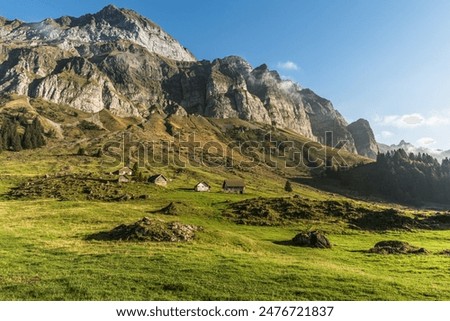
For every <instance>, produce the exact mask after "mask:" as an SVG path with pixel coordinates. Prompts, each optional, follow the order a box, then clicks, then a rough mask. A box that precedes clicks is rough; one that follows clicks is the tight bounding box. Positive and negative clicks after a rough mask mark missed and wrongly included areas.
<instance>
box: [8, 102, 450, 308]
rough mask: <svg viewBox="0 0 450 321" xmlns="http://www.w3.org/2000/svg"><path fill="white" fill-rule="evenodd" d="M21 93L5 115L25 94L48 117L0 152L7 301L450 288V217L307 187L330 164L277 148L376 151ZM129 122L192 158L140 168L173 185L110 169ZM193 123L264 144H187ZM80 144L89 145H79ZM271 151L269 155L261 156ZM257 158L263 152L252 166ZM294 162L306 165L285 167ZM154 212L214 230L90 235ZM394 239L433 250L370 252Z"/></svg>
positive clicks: (203, 134) (201, 129)
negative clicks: (38, 140)
mask: <svg viewBox="0 0 450 321" xmlns="http://www.w3.org/2000/svg"><path fill="white" fill-rule="evenodd" d="M10 98H11V97H10ZM13 98H14V99H13V101H14V103H7V104H6V103H5V102H4V101H0V103H1V104H3V106H4V107H5V108H3V109H1V113H3V114H5V115H8V113H10V111H8V110H7V109H8V108H10V109H11V108H12V109H13V110H14V112H15V113H16V112H18V113H21V112H22V111H21V109H20V107H21V106H22V105H26V106H25V107H26V109H25V110H26V113H28V114H30V115H37V114H38V115H39V117H40V120H41V122H42V124H43V126H44V127H45V130H46V135H47V136H46V139H47V146H46V147H45V148H41V149H36V150H24V151H21V152H10V151H4V152H2V153H0V164H1V170H0V244H1V246H0V258H1V259H0V300H450V286H449V285H450V274H449V273H448V272H449V270H448V265H449V260H450V256H449V255H448V254H444V253H443V251H444V250H447V249H449V248H450V244H449V240H450V230H449V229H448V226H447V225H446V224H438V225H423V224H416V223H414V224H413V223H411V222H428V221H430V222H432V223H433V222H435V221H434V220H433V218H434V217H438V216H436V215H435V213H434V212H431V211H418V210H416V209H413V208H406V207H400V206H397V205H395V204H387V203H376V202H368V201H363V200H357V199H350V198H347V197H345V196H342V195H340V194H339V193H338V192H339V190H334V191H333V193H331V192H324V191H322V190H319V189H316V188H313V187H309V186H307V185H302V184H300V183H299V182H303V181H305V180H308V179H309V178H310V177H311V176H314V175H320V173H321V169H320V168H315V167H317V166H309V165H314V164H306V163H304V162H300V163H299V164H297V165H296V164H295V161H298V160H299V159H300V158H301V159H303V160H304V159H305V157H304V156H305V155H304V154H302V153H301V152H300V154H299V153H297V154H295V150H294V152H293V153H292V155H290V154H289V153H291V152H292V150H290V151H289V150H285V149H283V148H280V147H279V146H280V143H282V142H288V141H291V142H293V144H294V147H296V148H298V149H299V150H300V151H301V150H302V147H305V146H306V149H310V152H311V155H310V156H312V157H311V158H310V162H315V161H318V160H321V159H322V160H324V159H325V157H326V155H328V156H330V155H331V156H335V157H336V161H337V162H338V163H339V161H342V160H343V161H345V162H347V163H349V164H350V165H352V164H357V163H361V162H363V163H364V162H368V160H367V159H364V158H361V157H358V156H356V155H353V154H348V153H343V154H341V152H339V151H336V150H333V149H325V148H323V147H322V146H321V145H319V144H317V143H314V142H310V141H308V140H307V139H305V138H304V137H302V136H299V135H297V134H295V133H292V132H289V131H285V130H279V129H275V128H271V127H267V126H265V125H261V124H250V123H247V122H243V121H240V120H233V119H230V120H212V119H206V118H203V117H195V116H191V117H187V118H183V117H179V116H173V117H169V118H166V117H165V116H164V115H161V114H160V113H158V112H155V113H154V114H152V115H150V116H149V118H148V119H147V120H144V121H142V120H136V119H119V118H117V117H113V116H112V115H110V114H108V113H107V112H102V113H101V114H100V115H87V114H84V113H82V112H76V111H74V110H72V109H70V108H69V107H64V106H56V105H53V104H50V103H47V102H43V101H39V100H31V101H28V100H23V98H21V97H13ZM6 107H8V108H6ZM30 117H31V116H30ZM83 120H84V121H85V122H83ZM94 125H95V126H94ZM125 129H126V130H127V131H128V132H130V133H132V135H133V137H134V138H135V139H139V140H140V141H151V140H156V141H161V140H167V141H170V142H172V143H173V144H172V145H171V146H169V148H167V146H164V145H157V146H155V147H154V148H153V149H152V152H154V153H160V152H162V151H164V152H167V155H169V157H171V158H172V159H175V158H177V159H178V161H181V162H182V163H183V162H184V163H186V165H185V166H180V165H179V164H178V163H176V162H169V163H167V164H163V165H164V166H161V164H159V163H158V161H157V160H155V159H153V160H150V161H147V162H145V163H144V166H142V167H141V168H140V169H139V170H140V171H141V172H142V173H143V174H144V176H149V175H151V174H156V173H162V174H164V175H165V176H167V177H168V178H169V180H170V181H169V185H168V187H167V188H162V187H157V186H154V185H149V184H147V183H144V182H133V183H129V184H122V185H119V184H117V183H116V182H114V181H113V180H114V179H116V178H117V177H116V176H115V175H114V174H110V173H111V172H112V171H114V169H117V168H119V167H120V166H121V164H118V163H117V164H111V163H107V158H106V156H105V155H103V156H102V155H100V157H97V156H98V155H97V156H95V154H96V152H97V151H98V150H99V149H100V150H101V149H102V146H103V144H104V143H105V142H108V141H119V142H120V141H121V139H123V136H122V134H123V132H122V131H123V130H125ZM267 132H271V136H270V138H267V137H266V136H265V135H266V133H267ZM194 133H195V135H196V139H197V140H198V141H199V142H200V143H201V144H206V143H208V142H215V144H216V145H215V146H216V147H218V148H219V149H220V148H222V149H223V151H227V150H228V149H230V148H231V149H233V148H235V147H236V146H239V144H242V143H245V142H248V141H259V142H262V145H261V146H259V147H258V148H256V149H255V150H253V151H252V153H249V152H248V151H242V150H238V152H236V153H234V154H231V155H230V154H225V155H224V154H221V153H220V151H218V150H217V148H216V149H210V150H206V151H205V149H203V150H197V151H195V152H194V153H190V152H189V147H192V146H191V145H190V144H191V142H189V137H190V135H192V134H194ZM265 137H266V138H265ZM180 141H181V142H182V143H183V144H184V145H183V144H180ZM275 147H276V148H275ZM311 147H314V148H311ZM80 148H83V149H84V150H85V153H82V155H77V153H78V152H79V150H80ZM186 149H187V150H186ZM137 151H138V149H133V148H132V150H131V151H130V154H129V160H130V161H131V162H136V161H138V160H139V157H140V156H139V153H138V152H137ZM267 151H269V154H270V155H271V158H270V159H266V158H264V157H263V156H264V154H265V153H266V152H267ZM286 155H288V156H293V157H291V158H289V157H287V156H286ZM295 155H297V156H295ZM342 155H343V156H342ZM339 156H342V157H341V158H339ZM255 157H256V158H258V159H259V160H260V161H258V162H257V163H256V164H252V166H244V165H245V164H247V163H248V162H250V163H251V161H252V160H253V159H254V158H255ZM296 157H297V158H296ZM287 163H289V164H288V165H295V166H287V167H286V166H282V165H286V164H287ZM292 163H294V164H292ZM316 165H317V164H316ZM228 178H240V179H243V180H245V182H246V185H247V187H246V193H245V194H243V195H238V194H225V193H222V192H221V188H220V187H221V184H222V181H223V180H224V179H228ZM286 179H291V180H292V181H293V183H292V185H293V192H291V193H287V192H285V191H284V184H285V182H286ZM199 181H207V182H208V183H209V184H210V185H211V186H212V190H211V192H209V193H196V192H193V191H192V188H193V186H194V185H195V184H196V183H198V182H199ZM122 196H127V197H122ZM140 196H145V197H142V198H141V197H140ZM284 198H287V199H286V200H285V199H284ZM106 200H109V201H106ZM171 202H174V203H175V204H176V206H178V207H179V211H177V213H176V214H177V215H165V214H163V213H162V212H160V211H159V210H160V209H162V208H164V207H166V206H167V205H168V204H170V203H171ZM283 204H284V205H283ZM286 204H288V205H286ZM289 204H290V205H289ZM286 206H288V207H286ZM289 206H290V207H289ZM236 209H238V210H237V211H236ZM239 209H240V210H239ZM384 214H387V216H383V215H384ZM391 214H392V215H391ZM239 215H243V217H244V218H245V219H241V218H242V217H239ZM378 215H380V220H378ZM446 215H447V213H441V216H439V217H440V218H445V219H447V216H446ZM145 216H146V217H150V218H158V219H161V220H164V221H179V222H182V223H185V224H193V225H197V226H201V227H203V231H200V232H197V236H196V238H195V239H194V241H191V242H185V243H182V242H178V243H169V242H161V243H156V242H132V241H128V242H125V241H99V240H87V238H88V237H89V236H90V235H92V234H96V233H99V232H104V231H109V230H111V229H113V228H115V227H116V226H118V225H121V224H131V223H133V222H136V221H137V220H139V219H141V218H143V217H145ZM255 216H256V217H255ZM366 216H367V217H366ZM381 218H382V219H381ZM358 220H359V221H358ZM389 220H392V224H391V223H390V222H391V221H389ZM398 220H400V222H401V224H397V223H398ZM268 222H270V224H266V223H268ZM380 222H381V223H382V224H381V223H380ZM402 222H406V223H407V224H404V223H402ZM242 223H244V224H242ZM253 224H254V225H253ZM374 224H375V225H377V224H378V225H377V228H372V225H374ZM433 224H434V223H433ZM264 225H268V226H264ZM306 230H320V231H323V232H324V233H325V234H326V236H327V237H328V238H329V239H330V241H331V243H332V245H333V246H332V249H326V250H324V249H314V248H304V247H295V246H289V245H283V244H287V243H286V242H284V241H289V240H290V239H292V238H293V237H294V236H295V235H296V234H297V233H298V232H299V231H306ZM390 239H396V240H401V241H406V242H409V243H411V244H412V245H415V246H418V247H423V248H425V249H426V250H427V253H426V254H421V255H380V254H374V253H368V250H369V249H370V248H372V247H373V246H374V244H375V243H377V242H379V241H382V240H390ZM446 253H448V252H446Z"/></svg>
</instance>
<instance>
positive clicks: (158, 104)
mask: <svg viewBox="0 0 450 321" xmlns="http://www.w3.org/2000/svg"><path fill="white" fill-rule="evenodd" d="M0 93H17V94H20V95H24V96H28V97H31V98H43V99H46V100H48V101H51V102H54V103H58V104H64V105H69V106H71V107H74V108H77V109H79V110H82V111H85V112H90V113H97V112H100V111H101V110H104V109H107V110H109V111H111V112H112V113H113V114H114V115H117V116H122V117H128V116H134V117H138V118H144V119H145V118H147V117H149V116H150V114H151V112H152V111H154V110H155V109H157V110H159V111H161V112H164V113H166V114H177V115H186V114H198V115H203V116H207V117H216V118H233V117H236V118H240V119H244V120H248V121H255V122H260V123H264V124H270V125H274V126H277V127H280V128H285V129H290V130H292V131H295V132H298V133H301V134H303V135H304V136H306V137H308V138H310V139H312V140H318V141H320V142H322V143H325V142H326V140H325V132H326V131H332V132H333V135H334V141H333V142H328V143H329V144H330V145H333V146H334V145H335V144H336V143H337V142H338V141H341V140H346V141H347V144H346V145H345V148H346V149H347V150H349V151H352V152H356V151H357V147H355V141H354V137H353V136H352V133H351V132H350V131H349V130H348V129H347V123H346V121H345V119H344V118H343V117H342V116H341V115H340V114H339V112H337V111H336V110H335V109H334V107H333V105H332V104H331V102H330V101H328V100H326V99H324V98H321V97H319V96H317V95H316V94H315V93H314V92H312V91H311V90H309V89H302V88H301V87H300V86H299V85H298V84H295V83H293V82H292V81H289V80H283V79H281V77H280V76H279V74H278V73H277V72H276V71H272V70H269V68H268V67H267V66H266V65H262V66H259V67H257V68H253V67H252V66H250V64H249V63H248V62H246V61H245V60H243V59H242V58H239V57H226V58H223V59H216V60H214V61H212V62H210V61H197V60H196V59H195V57H194V56H193V55H192V54H191V53H190V52H189V51H188V50H187V49H186V48H184V47H183V46H182V45H181V44H179V43H178V42H177V41H176V40H175V39H173V38H172V37H171V36H169V35H168V34H167V33H165V32H164V31H163V30H162V29H161V28H160V27H158V26H157V25H155V24H154V23H153V22H151V21H150V20H148V19H146V18H144V17H142V16H140V15H138V14H137V13H135V12H134V11H131V10H126V9H118V8H116V7H114V6H107V7H105V8H104V9H103V10H101V11H100V12H98V13H96V14H87V15H84V16H82V17H79V18H74V17H62V18H59V19H56V20H53V19H46V20H44V21H42V22H39V23H24V22H21V21H18V20H14V21H8V20H6V19H0ZM369 129H370V127H369Z"/></svg>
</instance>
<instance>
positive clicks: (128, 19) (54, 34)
mask: <svg viewBox="0 0 450 321" xmlns="http://www.w3.org/2000/svg"><path fill="white" fill-rule="evenodd" d="M0 38H1V39H2V41H3V42H5V43H9V42H19V41H21V42H25V41H26V42H28V43H29V45H30V46H42V45H44V44H46V45H52V46H57V47H59V48H62V49H64V50H66V51H71V50H74V51H77V50H79V49H78V47H79V46H82V45H83V44H92V43H110V42H116V41H119V40H123V39H127V40H129V41H130V42H133V43H135V44H137V45H140V46H142V47H144V48H146V49H147V50H148V51H150V52H153V53H156V54H158V55H161V56H163V57H166V58H170V59H175V60H180V61H195V60H196V59H195V57H194V56H193V55H192V54H191V53H190V52H189V51H188V50H187V49H186V48H184V47H183V46H182V45H181V44H180V43H178V41H176V40H175V39H173V38H172V37H171V36H170V35H169V34H167V33H166V32H165V31H163V30H162V29H161V28H160V27H159V26H157V25H156V24H154V23H153V22H151V21H150V20H148V19H146V18H144V17H142V16H141V15H139V14H137V13H136V12H134V11H132V10H127V9H119V8H117V7H115V6H113V5H109V6H107V7H105V8H103V9H102V10H101V11H99V12H97V13H96V14H87V15H84V16H81V17H79V18H74V17H61V18H59V19H56V20H54V19H45V20H43V21H41V22H38V23H22V22H20V21H17V20H14V21H4V22H3V24H2V28H1V29H0Z"/></svg>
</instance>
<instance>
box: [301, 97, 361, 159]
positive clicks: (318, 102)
mask: <svg viewBox="0 0 450 321" xmlns="http://www.w3.org/2000/svg"><path fill="white" fill-rule="evenodd" d="M301 97H302V101H303V104H304V106H305V109H306V113H307V114H308V116H309V118H310V119H311V125H312V132H313V134H314V135H315V136H316V137H317V138H318V139H319V142H320V143H322V144H326V145H329V146H332V147H335V146H338V145H343V148H344V149H346V150H348V151H350V152H354V153H356V147H355V142H354V140H353V136H352V134H351V133H350V132H349V131H348V130H347V125H348V123H347V121H346V120H345V119H344V117H342V115H341V114H340V113H339V112H338V111H337V110H336V109H334V107H333V104H332V103H331V102H330V101H329V100H327V99H325V98H322V97H320V96H318V95H316V94H315V93H314V92H313V91H312V90H310V89H304V90H302V91H301ZM327 132H331V133H332V139H327V137H326V136H327V134H326V133H327Z"/></svg>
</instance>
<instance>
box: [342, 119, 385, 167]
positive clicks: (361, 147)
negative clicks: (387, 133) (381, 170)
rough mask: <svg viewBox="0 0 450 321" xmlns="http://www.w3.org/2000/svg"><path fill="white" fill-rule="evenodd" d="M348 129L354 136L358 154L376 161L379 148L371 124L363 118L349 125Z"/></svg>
mask: <svg viewBox="0 0 450 321" xmlns="http://www.w3.org/2000/svg"><path fill="white" fill-rule="evenodd" d="M347 129H348V130H349V132H350V133H351V134H352V136H353V139H354V141H355V146H356V150H357V152H358V154H359V155H362V156H366V157H368V158H372V159H376V158H377V154H378V152H379V148H378V144H377V141H376V140H375V135H374V134H373V131H372V128H371V127H370V124H369V122H368V121H367V120H365V119H362V118H361V119H358V120H357V121H355V122H353V123H351V124H350V125H348V127H347Z"/></svg>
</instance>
